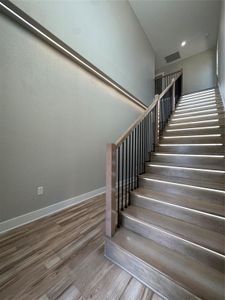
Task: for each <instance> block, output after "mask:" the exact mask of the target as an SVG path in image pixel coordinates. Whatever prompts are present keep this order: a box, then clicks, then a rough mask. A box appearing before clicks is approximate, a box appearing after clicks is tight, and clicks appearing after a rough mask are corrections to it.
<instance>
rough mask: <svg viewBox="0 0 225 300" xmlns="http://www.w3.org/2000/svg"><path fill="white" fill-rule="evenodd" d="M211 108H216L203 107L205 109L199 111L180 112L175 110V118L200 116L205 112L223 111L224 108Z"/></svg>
mask: <svg viewBox="0 0 225 300" xmlns="http://www.w3.org/2000/svg"><path fill="white" fill-rule="evenodd" d="M211 109H214V110H210V109H204V110H203V109H202V110H203V111H201V110H199V111H191V112H190V111H187V112H185V111H183V112H179V111H177V110H176V111H175V113H174V114H173V116H172V117H173V118H186V117H192V116H193V117H194V116H199V117H201V116H202V115H205V114H213V113H219V114H221V113H223V109H217V108H216V109H215V108H211Z"/></svg>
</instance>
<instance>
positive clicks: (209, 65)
mask: <svg viewBox="0 0 225 300" xmlns="http://www.w3.org/2000/svg"><path fill="white" fill-rule="evenodd" d="M180 69H183V94H188V93H191V92H195V91H200V90H204V89H208V88H211V87H215V86H216V50H215V49H214V48H213V49H209V50H207V51H204V52H202V53H200V54H197V55H194V56H191V57H189V58H186V59H183V60H180V61H178V62H174V63H172V64H169V65H167V66H165V67H163V68H160V69H158V70H157V71H156V74H158V73H161V72H165V74H167V73H170V72H174V71H176V70H180Z"/></svg>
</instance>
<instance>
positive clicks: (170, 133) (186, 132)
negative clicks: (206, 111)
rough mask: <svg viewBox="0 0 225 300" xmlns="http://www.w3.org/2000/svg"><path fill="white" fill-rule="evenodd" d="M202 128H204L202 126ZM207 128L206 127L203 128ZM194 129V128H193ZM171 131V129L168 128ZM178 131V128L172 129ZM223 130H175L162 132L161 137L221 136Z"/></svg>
mask: <svg viewBox="0 0 225 300" xmlns="http://www.w3.org/2000/svg"><path fill="white" fill-rule="evenodd" d="M202 127H204V126H202ZM205 127H207V126H205ZM193 128H195V126H193ZM169 129H173V128H169ZM174 129H179V128H174ZM223 132H224V129H222V128H206V129H188V130H176V131H167V130H166V131H164V134H163V136H177V135H193V134H197V135H201V134H222V133H223Z"/></svg>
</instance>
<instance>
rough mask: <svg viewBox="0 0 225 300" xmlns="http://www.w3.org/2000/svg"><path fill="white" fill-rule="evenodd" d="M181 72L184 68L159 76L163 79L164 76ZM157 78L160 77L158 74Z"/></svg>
mask: <svg viewBox="0 0 225 300" xmlns="http://www.w3.org/2000/svg"><path fill="white" fill-rule="evenodd" d="M179 72H181V73H182V72H183V69H180V70H177V71H174V72H171V73H167V74H165V75H163V76H161V77H159V78H160V79H162V78H164V77H167V76H171V75H173V74H176V73H179ZM155 79H158V78H157V76H156V77H155Z"/></svg>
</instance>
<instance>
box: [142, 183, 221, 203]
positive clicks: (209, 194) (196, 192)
mask: <svg viewBox="0 0 225 300" xmlns="http://www.w3.org/2000/svg"><path fill="white" fill-rule="evenodd" d="M139 186H140V187H144V188H148V189H152V190H154V191H159V192H160V191H163V192H164V193H165V192H171V193H175V194H179V195H182V196H192V197H199V198H205V199H208V200H209V199H211V200H213V201H215V203H217V204H220V205H223V204H224V203H225V197H224V196H225V194H224V193H218V192H214V191H206V190H201V189H195V188H191V187H186V186H179V185H174V184H168V183H167V182H158V181H150V180H146V179H143V178H140V179H139Z"/></svg>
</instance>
